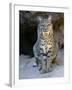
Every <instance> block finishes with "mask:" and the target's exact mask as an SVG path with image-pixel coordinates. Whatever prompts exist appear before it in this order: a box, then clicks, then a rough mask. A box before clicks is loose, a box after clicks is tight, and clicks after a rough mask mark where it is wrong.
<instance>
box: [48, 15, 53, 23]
mask: <svg viewBox="0 0 72 90" xmlns="http://www.w3.org/2000/svg"><path fill="white" fill-rule="evenodd" d="M48 22H49V23H51V22H52V15H49V17H48Z"/></svg>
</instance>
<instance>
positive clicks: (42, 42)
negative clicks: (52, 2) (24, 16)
mask: <svg viewBox="0 0 72 90" xmlns="http://www.w3.org/2000/svg"><path fill="white" fill-rule="evenodd" d="M37 34H38V38H37V41H36V43H35V45H34V46H33V52H34V56H35V59H36V63H37V66H38V67H39V70H40V71H41V73H47V72H49V71H51V65H52V62H53V60H55V59H56V56H57V48H56V47H57V45H56V42H55V39H54V33H53V25H52V16H51V15H49V17H48V18H40V21H39V24H38V29H37Z"/></svg>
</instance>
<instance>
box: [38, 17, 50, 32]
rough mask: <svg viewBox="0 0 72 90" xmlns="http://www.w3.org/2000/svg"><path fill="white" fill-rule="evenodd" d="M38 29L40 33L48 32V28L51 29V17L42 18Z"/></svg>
mask: <svg viewBox="0 0 72 90" xmlns="http://www.w3.org/2000/svg"><path fill="white" fill-rule="evenodd" d="M39 26H40V27H39V29H40V31H41V32H48V30H50V28H51V27H52V24H51V16H49V17H48V18H46V19H45V18H44V19H41V20H40V24H39Z"/></svg>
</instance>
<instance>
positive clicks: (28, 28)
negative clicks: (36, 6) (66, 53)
mask: <svg viewBox="0 0 72 90" xmlns="http://www.w3.org/2000/svg"><path fill="white" fill-rule="evenodd" d="M48 15H52V23H53V29H54V36H55V40H56V42H57V43H58V47H59V49H62V48H64V14H63V13H54V12H32V11H31V12H30V11H20V12H19V32H20V33H19V36H20V37H19V42H20V43H19V46H20V47H19V50H20V51H19V52H20V54H25V55H30V56H33V45H34V44H35V42H36V40H37V26H38V17H48Z"/></svg>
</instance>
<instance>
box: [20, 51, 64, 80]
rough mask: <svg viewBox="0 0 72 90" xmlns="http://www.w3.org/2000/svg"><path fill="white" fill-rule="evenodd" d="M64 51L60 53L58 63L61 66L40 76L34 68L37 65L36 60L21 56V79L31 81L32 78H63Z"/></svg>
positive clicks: (56, 66)
mask: <svg viewBox="0 0 72 90" xmlns="http://www.w3.org/2000/svg"><path fill="white" fill-rule="evenodd" d="M63 56H64V54H63V51H60V52H59V53H58V60H59V61H57V63H58V64H59V63H60V64H59V65H54V66H53V71H52V72H49V73H45V74H40V72H39V70H38V68H37V67H33V65H34V64H35V58H34V57H33V58H30V57H29V56H24V55H21V56H20V58H19V79H31V78H52V77H63V76H64V65H63V60H64V59H63Z"/></svg>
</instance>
